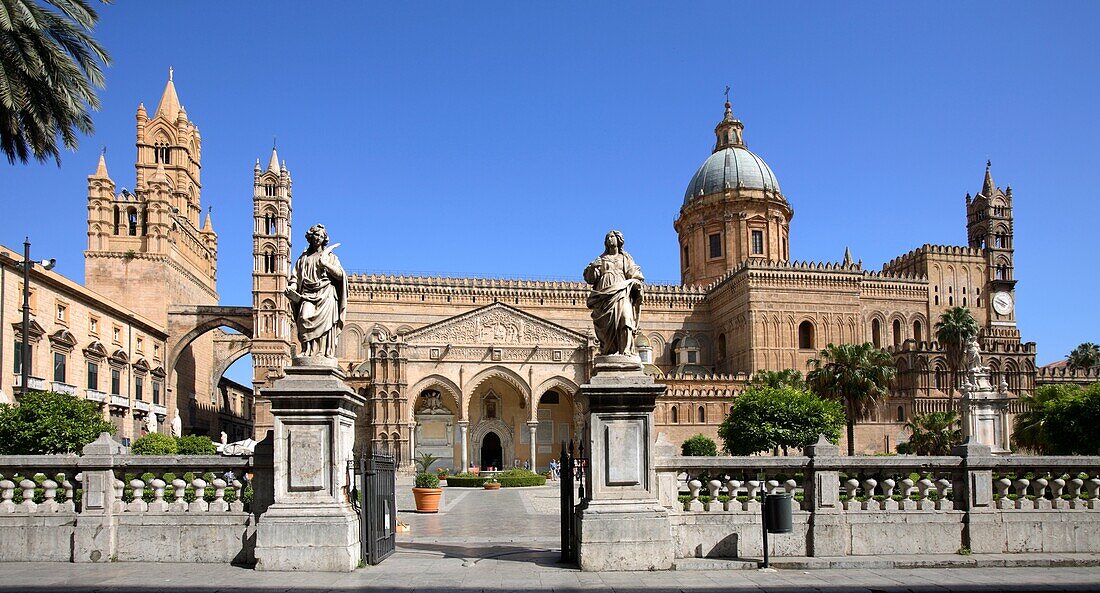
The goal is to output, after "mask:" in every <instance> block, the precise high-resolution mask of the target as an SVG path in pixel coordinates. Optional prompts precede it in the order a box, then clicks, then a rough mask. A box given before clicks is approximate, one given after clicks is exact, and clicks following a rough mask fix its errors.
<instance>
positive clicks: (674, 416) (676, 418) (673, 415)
mask: <svg viewBox="0 0 1100 593" xmlns="http://www.w3.org/2000/svg"><path fill="white" fill-rule="evenodd" d="M668 417H669V420H670V421H671V422H672V424H678V423H679V422H680V413H679V412H677V411H676V406H672V409H671V410H670V411H669V413H668Z"/></svg>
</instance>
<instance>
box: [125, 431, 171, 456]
mask: <svg viewBox="0 0 1100 593" xmlns="http://www.w3.org/2000/svg"><path fill="white" fill-rule="evenodd" d="M130 452H131V453H133V454H134V455H176V454H177V453H179V452H180V451H179V443H177V442H176V438H175V437H173V436H172V435H169V434H160V433H159V432H151V433H149V434H146V435H142V436H141V437H139V438H138V439H137V440H136V441H134V443H133V444H132V445H130Z"/></svg>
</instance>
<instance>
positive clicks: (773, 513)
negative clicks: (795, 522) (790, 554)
mask: <svg viewBox="0 0 1100 593" xmlns="http://www.w3.org/2000/svg"><path fill="white" fill-rule="evenodd" d="M764 523H765V525H766V526H767V528H768V533H790V532H791V495H790V493H785V494H769V495H767V496H765V497H764Z"/></svg>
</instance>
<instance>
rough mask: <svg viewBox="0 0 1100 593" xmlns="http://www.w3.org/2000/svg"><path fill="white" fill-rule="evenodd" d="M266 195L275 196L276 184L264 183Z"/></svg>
mask: <svg viewBox="0 0 1100 593" xmlns="http://www.w3.org/2000/svg"><path fill="white" fill-rule="evenodd" d="M264 195H265V196H267V197H269V198H273V197H275V184H273V183H265V184H264Z"/></svg>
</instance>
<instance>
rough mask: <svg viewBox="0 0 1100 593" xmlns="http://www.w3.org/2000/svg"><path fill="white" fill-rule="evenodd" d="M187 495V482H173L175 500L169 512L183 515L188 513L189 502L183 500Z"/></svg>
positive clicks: (177, 480) (179, 480) (169, 507)
mask: <svg viewBox="0 0 1100 593" xmlns="http://www.w3.org/2000/svg"><path fill="white" fill-rule="evenodd" d="M186 495H187V482H185V481H183V480H181V479H179V478H176V479H175V480H172V497H173V498H175V500H173V501H172V503H171V504H169V505H168V511H169V512H172V513H183V512H186V511H187V502H186V501H184V500H183V497H184V496H186Z"/></svg>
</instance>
